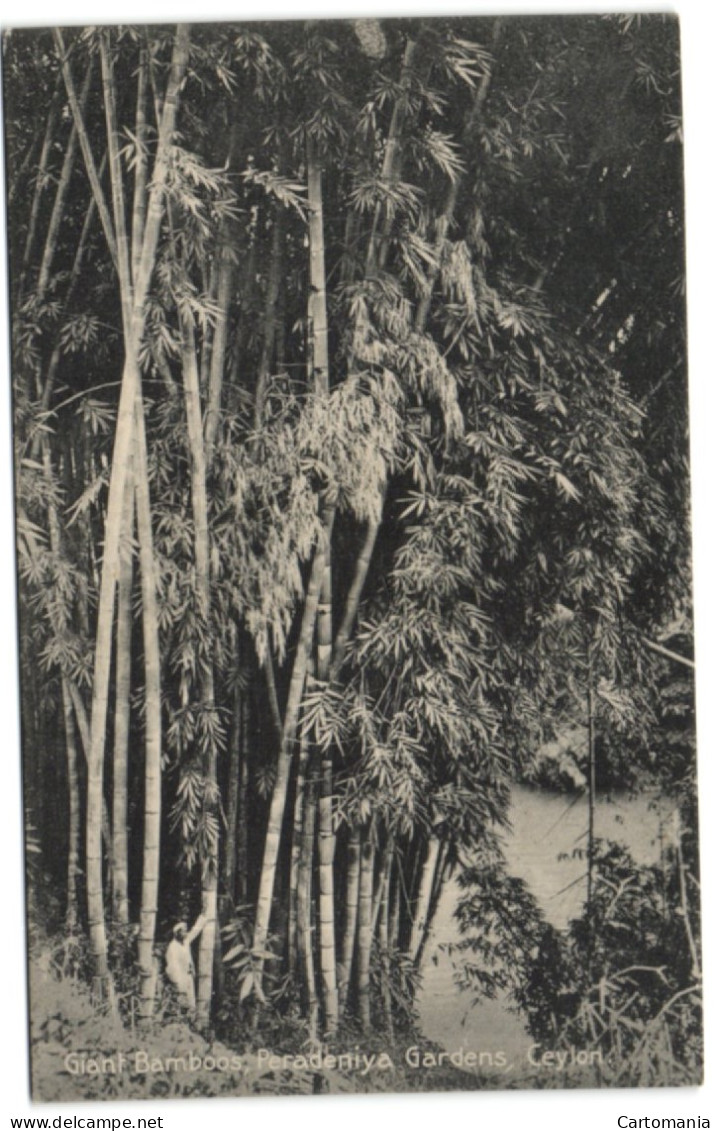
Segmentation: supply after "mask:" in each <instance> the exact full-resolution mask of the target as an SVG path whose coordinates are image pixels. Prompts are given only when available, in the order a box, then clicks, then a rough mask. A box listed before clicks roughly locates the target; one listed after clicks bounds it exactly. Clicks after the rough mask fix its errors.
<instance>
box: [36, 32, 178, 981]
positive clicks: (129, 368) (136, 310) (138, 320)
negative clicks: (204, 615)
mask: <svg viewBox="0 0 721 1131" xmlns="http://www.w3.org/2000/svg"><path fill="white" fill-rule="evenodd" d="M54 35H55V39H56V44H57V47H58V53H59V56H60V59H61V65H62V69H63V76H64V78H65V83H66V88H67V91H68V100H69V102H70V106H71V110H72V113H73V120H74V122H75V125H76V127H77V130H78V139H79V142H80V146H81V150H82V152H83V157H84V160H85V166H86V171H87V173H88V178H89V180H90V183H91V186H92V189H93V195H94V198H95V202H96V207H97V209H98V213H99V215H100V218H101V222H102V224H103V229H104V231H105V235H106V239H107V242H108V247H109V249H110V251H111V255H112V257H113V259H114V262H115V263H116V265H117V264H118V259H117V249H116V236H115V233H114V232H113V228H112V221H111V218H110V213H109V210H108V207H107V204H106V201H105V198H104V196H103V193H102V188H101V186H100V182H99V178H98V175H97V170H96V167H95V163H94V160H93V156H92V151H91V149H90V142H89V138H88V134H87V129H86V126H85V123H84V121H83V118H82V115H81V114H80V108H79V105H78V100H77V96H76V94H75V88H74V84H73V79H72V75H71V73H70V69H69V66H68V61H67V57H66V53H65V47H64V44H63V40H62V35H61V33H60V31H59V29H57V28H56V29H55V30H54ZM189 54H190V34H189V30H188V28H187V26H185V25H179V26H178V29H177V32H176V36H175V43H174V46H173V58H172V62H171V69H170V75H169V78H168V86H167V91H166V97H165V102H164V106H163V116H162V120H161V125H160V129H159V131H158V145H157V150H156V158H155V166H154V176H153V185H152V189H151V194H150V201H149V205H148V213H147V219H146V224H145V230H144V233H143V241H142V251H141V255H140V260H139V264H138V278H137V282H136V286H135V289H134V293H133V301H132V316H131V319H130V325H129V327H127V332H126V340H125V363H124V366H123V376H122V380H121V391H120V401H119V404H118V414H117V423H116V430H115V442H114V446H113V459H112V468H111V474H110V486H109V491H108V504H107V515H106V521H105V538H104V555H103V565H102V573H101V582H100V593H99V598H98V612H97V628H96V640H95V670H94V678H93V699H92V712H91V744H90V746H91V748H90V756H89V758H88V785H87V814H86V874H87V901H88V929H89V934H90V941H91V950H92V953H93V957H94V961H95V969H96V979H97V982H98V984H99V987H100V988H101V991H103V990H104V989H105V988H107V987H108V964H107V938H106V931H105V912H104V905H103V871H102V851H101V818H102V807H103V762H104V750H105V739H106V733H105V732H106V721H107V709H108V685H109V681H110V658H111V651H112V626H113V608H114V603H115V585H116V581H117V576H118V565H119V553H118V550H119V542H120V532H121V527H122V512H123V497H124V491H125V481H126V476H127V468H128V464H129V461H130V456H131V452H132V449H133V443H134V440H135V436H136V425H137V422H138V421H142V410H141V411H140V412H139V413H136V406H137V403H138V401H139V399H140V371H139V365H138V350H139V347H140V340H141V337H142V333H143V327H144V313H145V312H144V307H145V299H146V297H147V294H148V288H149V285H150V276H151V273H152V270H153V266H154V263H155V253H156V249H157V244H158V237H159V234H160V224H161V219H162V213H163V197H164V192H163V190H164V185H165V180H166V177H167V173H168V168H169V162H170V145H171V141H172V137H173V133H174V131H175V122H176V118H177V112H178V97H179V92H180V86H181V83H182V80H183V76H184V74H185V70H186V67H187V63H188V58H189ZM108 148H109V152H110V142H108ZM116 168H117V167H116ZM125 278H126V275H125V271H124V270H122V269H119V279H120V281H121V285H122V283H123V279H125ZM121 301H122V306H123V310H124V312H125V311H126V310H127V305H128V296H127V294H125V295H122V296H121ZM141 448H143V449H144V428H143V442H142V444H141V442H140V436H138V444H137V447H136V460H137V465H136V466H137V474H138V477H140V476H141V474H142V473H141V468H142V467H144V466H145V458H146V457H145V451H144V450H142V451H141ZM136 503H138V496H137V481H136ZM140 510H141V508H140V506H139V507H138V526H139V528H140V521H141V514H140ZM139 533H140V529H139ZM141 569H142V562H141ZM143 574H144V576H145V577H146V581H145V583H144V584H145V585H146V586H147V585H148V584H149V581H148V579H147V574H148V570H147V568H146V569H143ZM147 591H148V592H149V590H147ZM143 592H144V595H145V592H146V590H145V589H144V591H143ZM154 632H155V633H156V634H157V619H156V622H155V626H154ZM147 652H148V648H147V646H146V663H147V662H148V658H147ZM147 695H148V689H147V688H146V697H147ZM158 765H159V763H158ZM148 772H150V773H151V775H152V774H154V773H155V770H154V768H152V767H151V768H150V769H149V770H146V774H147V773H148ZM146 789H147V782H146ZM147 804H148V799H147V797H146V806H147ZM158 818H159V809H158ZM158 827H159V826H158ZM146 849H147V845H146ZM151 850H152V851H154V850H155V849H154V846H152V845H151ZM148 867H149V870H151V871H152V864H151V863H149V865H148ZM149 882H150V880H149ZM155 882H156V884H157V875H156V878H155ZM148 898H149V897H148ZM154 902H156V901H154ZM151 918H152V921H153V923H154V912H153V913H152V915H151V911H150V908H149V907H148V910H147V913H146V915H145V917H144V919H143V916H142V914H141V940H140V943H141V945H142V946H143V954H144V958H151V959H152V955H151V953H150V950H149V947H152V942H150V943H148V939H147V937H146V938H145V939H144V940H143V938H142V936H143V934H144V933H145V935H146V936H147V932H148V930H149V925H150V921H151ZM143 922H144V923H145V928H144V927H143ZM144 977H145V980H146V983H147V980H148V978H149V971H148V969H147V966H146V969H145V975H144ZM146 989H147V985H146Z"/></svg>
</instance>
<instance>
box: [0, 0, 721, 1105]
mask: <svg viewBox="0 0 721 1131" xmlns="http://www.w3.org/2000/svg"><path fill="white" fill-rule="evenodd" d="M101 16H102V14H99V18H100V17H101ZM241 16H242V18H239V19H238V20H235V19H234V18H231V17H230V16H228V15H225V16H224V19H222V20H220V19H219V20H215V21H214V22H199V21H200V20H202V18H203V13H202V12H200V11H199V12H197V14H196V16H194V17H193V18H192V19H190V18H188V19H185V18H183V19H182V20H181V21H180V22H177V21H176V22H173V21H171V20H168V21H167V22H127V23H120V22H114V23H112V22H108V23H97V22H89V21H88V22H85V23H80V22H74V23H70V22H68V24H67V25H55V26H52V25H51V24H50V23H46V24H45V26H39V25H36V26H20V24H21V21H17V26H15V24H16V21H13V23H12V25H11V26H6V27H5V28H4V29H3V33H2V35H3V40H2V43H3V57H2V72H3V130H4V161H5V185H6V196H5V223H6V230H7V249H8V274H7V291H8V298H9V316H8V317H9V327H8V339H9V347H8V350H9V371H8V382H7V396H8V397H10V396H11V397H12V411H11V417H12V419H11V424H12V465H13V483H14V515H15V534H16V551H15V553H16V559H15V563H14V564H15V568H16V578H17V581H16V599H17V616H18V637H17V640H18V643H17V650H18V656H17V670H18V673H19V689H18V692H17V694H16V695H15V696H14V699H13V701H12V702H10V704H9V707H8V709H9V710H10V711H12V710H15V711H17V710H18V705H17V702H16V701H15V700H16V699H17V698H19V717H20V750H19V751H16V750H12V749H11V750H9V752H8V756H9V758H11V759H13V758H15V759H17V760H18V761H19V762H21V766H22V813H23V837H24V901H25V918H26V935H25V944H24V945H25V948H26V958H27V1015H26V1018H23V1019H22V1022H21V1023H22V1024H25V1025H26V1030H27V1042H28V1045H29V1063H30V1094H31V1097H32V1099H33V1100H34V1101H42V1102H44V1103H55V1102H57V1101H72V1102H74V1103H78V1102H80V1101H104V1102H105V1101H121V1100H137V1099H142V1100H149V1101H165V1100H174V1099H185V1098H196V1099H202V1098H209V1097H225V1098H226V1099H227V1098H234V1097H251V1096H263V1097H279V1096H297V1095H324V1094H325V1095H337V1094H343V1095H346V1096H348V1095H353V1096H358V1095H362V1094H378V1093H382V1094H388V1093H390V1094H396V1093H439V1092H442V1093H452V1092H483V1091H485V1092H493V1093H498V1092H517V1091H520V1090H526V1091H536V1092H558V1091H564V1090H569V1089H570V1090H579V1089H583V1090H588V1089H593V1090H608V1089H658V1088H662V1089H672V1090H673V1092H672V1093H670V1094H677V1095H683V1096H686V1097H687V1098H686V1099H685V1100H684V1101H683V1103H681V1104H677V1105H676V1107H675V1108H674V1110H675V1111H677V1113H678V1117H679V1119H682V1118H683V1119H684V1120H686V1121H684V1122H678V1123H677V1124H676V1125H678V1126H694V1127H695V1126H698V1127H704V1126H709V1125H710V1124H709V1122H708V1116H709V1114H710V1112H709V1111H708V1110H707V1109H705V1108H704V1103H703V1100H702V1098H699V1092H698V1090H697V1088H696V1086H698V1085H700V1084H701V1083H702V1082H703V1078H704V1028H705V1023H704V1022H705V1019H704V1017H703V1013H702V957H703V956H702V941H701V879H700V863H699V855H700V851H699V815H698V806H699V790H698V779H697V761H696V710H695V673H696V659H695V649H694V616H693V604H692V596H693V587H692V568H691V567H692V544H691V477H690V447H689V445H690V430H689V387H688V354H687V348H688V341H687V287H686V226H685V206H684V199H685V196H684V127H685V120H684V114H683V112H682V79H684V78H685V76H684V74H683V72H682V67H681V40H680V35H681V34H683V24H682V23H680V22H679V18H678V15H677V14H676V13H674V12H672V11H667V10H666V11H661V10H658V11H652V10H650V8H645V9H644V10H643V11H639V10H633V11H631V10H629V11H627V12H618V11H616V12H612V11H598V12H594V13H589V12H588V11H586V12H581V11H577V12H576V11H571V10H570V9H569V10H567V11H565V12H555V13H550V12H543V13H540V12H538V13H536V12H532V14H528V13H526V14H524V13H520V12H513V11H508V12H501V11H500V9H499V11H498V13H495V12H493V11H492V10H491V8H490V7H487V6H486V7H484V8H483V10H481V11H479V10H474V12H473V13H472V14H466V15H463V14H449V15H443V14H440V13H438V14H427V15H426V14H424V13H423V12H422V10H421V7H420V6H419V8H418V14H411V13H410V12H409V13H408V14H405V13H404V14H403V15H395V14H394V15H391V16H385V15H381V14H377V15H359V16H357V17H353V18H351V17H350V16H349V18H332V19H329V18H320V17H316V16H313V17H312V18H311V17H310V16H308V18H304V16H303V13H301V12H300V11H298V13H297V18H293V19H290V18H282V19H275V18H269V17H268V16H266V17H265V18H257V17H259V16H260V17H263V13H255V12H253V13H242V14H241ZM208 18H210V17H208ZM10 458H11V457H10V453H9V452H8V464H9V462H10ZM8 474H9V473H8ZM11 646H12V647H14V646H15V645H14V642H12V645H11ZM16 801H17V804H18V805H20V797H19V796H18V797H17V799H16ZM706 867H707V870H708V861H707V862H706ZM712 878H713V877H712ZM704 890H706V891H708V884H707V886H706V888H705V889H704ZM704 908H706V900H705V901H704ZM19 978H20V973H19V972H18V979H19ZM23 1039H25V1038H24V1037H23ZM679 1089H681V1091H680V1092H679V1091H678V1090H679ZM691 1089H692V1090H691ZM586 1094H587V1099H588V1098H589V1094H588V1092H586ZM688 1097H692V1098H691V1099H689V1098H688ZM590 1098H591V1100H593V1097H592V1096H591V1097H590ZM155 1106H156V1107H157V1106H158V1105H157V1103H156V1105H155ZM627 1106H628V1105H627ZM78 1110H84V1109H83V1108H79V1109H78ZM148 1110H149V1108H148ZM158 1110H161V1109H160V1108H159V1107H158ZM207 1110H209V1111H212V1110H213V1109H212V1108H210V1109H207ZM254 1110H255V1111H257V1110H258V1109H257V1108H256V1109H254ZM620 1110H621V1108H620V1107H619V1112H620ZM684 1113H685V1114H684ZM624 1118H628V1117H624ZM688 1119H693V1120H694V1122H688V1121H687V1120H688ZM704 1119H705V1122H704V1121H703V1120H704ZM609 1125H613V1126H616V1125H617V1124H616V1123H615V1122H614V1123H613V1124H609ZM618 1125H619V1126H620V1125H621V1124H618ZM638 1125H639V1126H643V1124H638ZM151 1126H152V1124H151ZM158 1126H160V1125H158ZM625 1126H634V1124H633V1123H626V1124H625Z"/></svg>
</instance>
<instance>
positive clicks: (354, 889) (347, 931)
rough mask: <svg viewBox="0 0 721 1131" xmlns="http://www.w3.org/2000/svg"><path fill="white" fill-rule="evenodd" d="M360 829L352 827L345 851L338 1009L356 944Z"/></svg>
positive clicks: (344, 996) (345, 991)
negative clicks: (343, 918)
mask: <svg viewBox="0 0 721 1131" xmlns="http://www.w3.org/2000/svg"><path fill="white" fill-rule="evenodd" d="M360 842H361V837H360V829H358V828H357V827H356V826H354V827H353V828H352V829H351V830H350V833H349V835H348V847H347V850H346V892H345V922H344V924H343V942H342V944H341V960H340V965H339V970H338V1002H339V1009H340V1010H341V1011H342V1010H343V1009H345V1004H346V1001H347V999H348V987H349V985H350V980H351V973H352V967H353V953H354V951H355V943H356V928H357V925H358V892H359V886H360V863H361V848H360Z"/></svg>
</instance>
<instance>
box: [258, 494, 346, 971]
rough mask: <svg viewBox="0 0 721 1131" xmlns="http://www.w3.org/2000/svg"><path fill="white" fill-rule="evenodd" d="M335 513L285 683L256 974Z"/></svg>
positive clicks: (326, 527) (328, 515) (328, 513)
mask: <svg viewBox="0 0 721 1131" xmlns="http://www.w3.org/2000/svg"><path fill="white" fill-rule="evenodd" d="M334 516H335V511H334V509H332V508H326V510H325V512H324V515H323V535H322V538H323V544H322V545H319V546H317V547H316V551H315V554H314V557H313V565H312V568H311V573H310V579H309V581H308V587H307V589H306V595H305V604H304V607H303V617H302V620H301V626H300V632H299V635H298V643H297V644H296V650H295V659H294V661H293V669H292V672H291V678H290V684H289V687H288V699H287V703H286V709H285V716H284V719H283V738H282V741H281V747H280V753H279V757H278V769H277V772H276V778H275V785H274V787H273V795H272V798H271V802H270V811H269V813H268V824H267V827H266V834H265V843H264V848H263V862H262V864H261V869H260V884H259V888H258V900H257V904H256V911H255V928H254V932H253V950H254V951H255V952H256V955H257V957H256V968H257V970H258V972H259V974H261V973H262V969H263V959H262V958H261V957H260V956H259V952H261V951H263V950H264V949H265V944H266V941H267V938H268V929H269V926H270V913H271V909H272V904H273V890H274V887H275V874H276V869H277V865H278V853H279V851H280V839H281V833H282V828H283V816H284V814H285V806H286V801H287V797H288V783H289V780H290V769H291V763H292V760H293V751H294V749H295V738H296V732H297V728H298V717H299V713H300V705H301V699H302V696H303V687H304V685H305V677H306V673H307V671H308V663H309V660H310V654H311V646H312V643H313V632H314V629H315V621H316V613H317V610H318V601H319V599H320V592H321V585H322V580H323V570H324V567H325V556H324V555H325V545H326V544H327V543H328V542H329V541H330V536H331V532H332V527H333V519H334Z"/></svg>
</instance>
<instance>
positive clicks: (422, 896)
mask: <svg viewBox="0 0 721 1131" xmlns="http://www.w3.org/2000/svg"><path fill="white" fill-rule="evenodd" d="M440 850H441V841H440V838H439V837H437V836H430V837H429V838H428V846H427V848H426V856H425V860H424V862H423V870H422V872H421V881H420V885H419V888H418V897H417V899H416V909H415V914H414V916H413V926H412V927H411V938H410V942H409V944H408V957H409V958H410V959H411V961H412V962H416V961H417V958H418V954H419V951H420V947H421V942H422V940H423V932H424V930H425V927H426V923H427V922H428V913H429V909H430V905H431V894H432V892H433V884H434V881H435V875H436V868H437V866H438V857H439V854H440Z"/></svg>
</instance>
